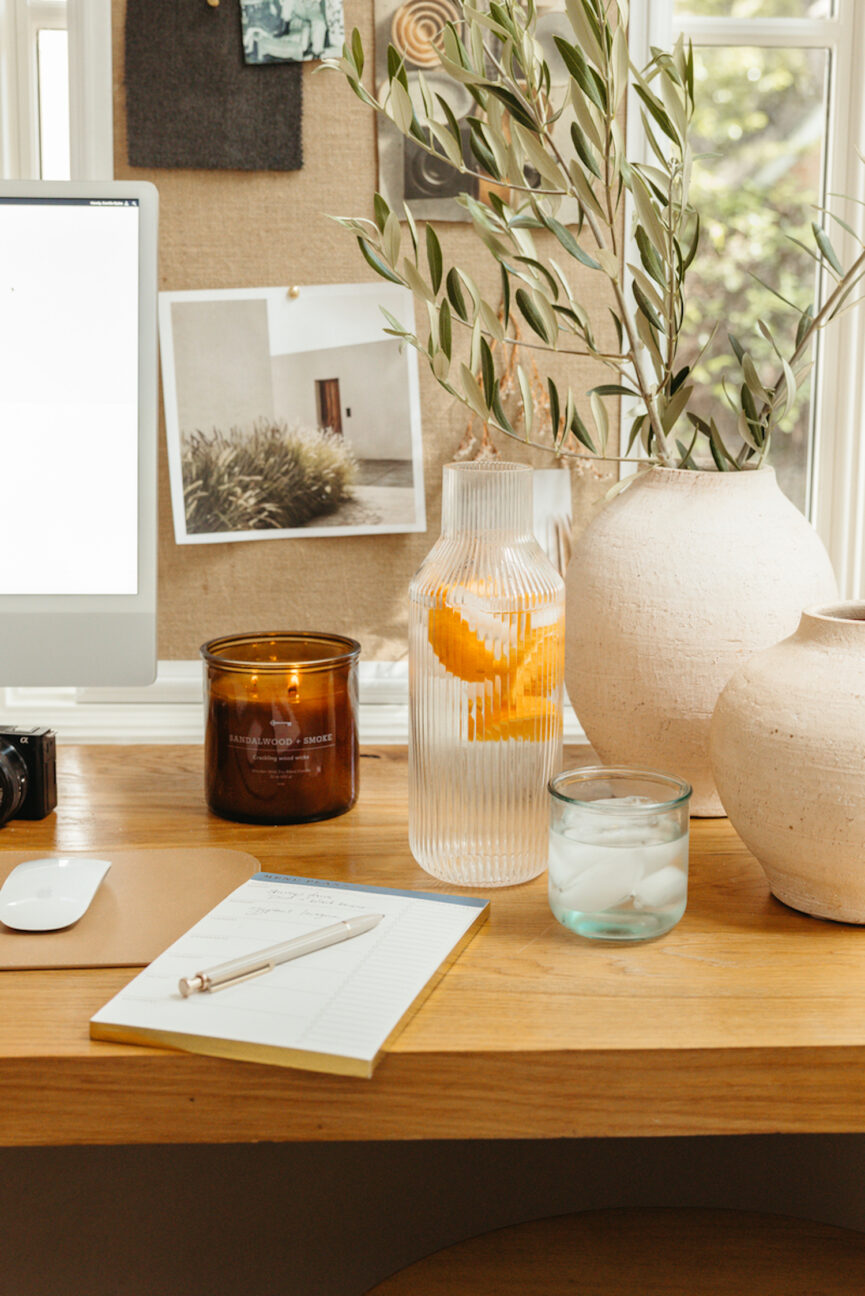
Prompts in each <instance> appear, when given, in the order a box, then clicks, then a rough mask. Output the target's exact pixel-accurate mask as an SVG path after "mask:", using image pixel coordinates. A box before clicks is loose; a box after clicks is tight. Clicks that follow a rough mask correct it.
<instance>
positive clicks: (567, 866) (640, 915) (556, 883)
mask: <svg viewBox="0 0 865 1296" xmlns="http://www.w3.org/2000/svg"><path fill="white" fill-rule="evenodd" d="M690 796H691V788H690V787H689V785H688V784H687V783H685V782H684V780H683V779H680V778H675V777H674V776H673V775H670V774H658V773H655V772H654V771H652V770H636V769H624V768H620V767H615V768H612V767H611V768H608V769H607V768H603V767H590V768H585V769H574V770H565V771H564V772H563V773H561V774H558V775H557V776H556V777H555V778H554V779H553V780H552V781H551V783H550V858H549V895H550V908H551V909H552V911H553V914H554V915H555V917H556V918H557V919H558V920H559V922H560V923H562V925H563V926H565V927H567V928H568V929H569V930H570V931H572V932H576V933H577V935H578V936H586V937H588V938H589V939H592V940H607V941H634V940H650V939H651V938H652V937H655V936H662V935H663V934H664V933H665V932H668V931H669V930H670V928H671V927H674V926H675V925H676V923H677V922H678V921H679V919H680V918H681V917H682V914H683V913H684V912H685V903H686V900H687V894H688V827H689V819H688V804H689V801H690Z"/></svg>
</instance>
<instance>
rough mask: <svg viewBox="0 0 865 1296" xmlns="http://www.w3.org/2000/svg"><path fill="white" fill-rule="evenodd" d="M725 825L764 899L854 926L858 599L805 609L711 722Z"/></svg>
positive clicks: (864, 871)
mask: <svg viewBox="0 0 865 1296" xmlns="http://www.w3.org/2000/svg"><path fill="white" fill-rule="evenodd" d="M711 754H712V765H713V768H714V771H715V777H716V779H717V781H718V791H719V792H720V794H721V799H722V801H723V803H724V807H725V809H726V810H727V813H728V814H729V816H730V822H731V823H732V825H733V827H734V828H735V829H736V831H737V832H738V834H739V836H740V837H741V838H742V840H743V841H744V843H745V845H746V846H747V847H748V849H749V850H750V851H751V853H752V854H753V855H756V857H757V859H758V860H759V861H760V863H761V864H762V866H763V869H764V871H765V873H766V876H767V878H768V880H769V886H770V887H771V889H772V892H773V894H774V895H776V896H777V897H778V899H779V900H783V901H784V903H785V904H788V905H791V906H792V907H793V908H794V909H800V910H802V911H803V912H804V913H808V914H813V915H815V916H816V917H820V918H834V919H836V920H837V921H841V922H851V923H865V781H863V777H865V773H863V772H865V603H840V604H834V605H830V606H828V607H817V608H811V609H809V610H808V611H806V612H804V613H803V614H802V620H801V622H800V624H799V628H798V630H797V631H796V633H795V634H794V635H791V636H790V638H788V639H786V640H784V641H783V642H782V643H779V644H776V645H775V646H774V647H772V648H769V649H767V650H766V651H765V652H761V653H757V655H756V656H755V657H752V658H751V659H750V661H748V662H747V663H746V664H745V665H744V666H743V667H742V668H741V669H740V670H738V671H737V672H736V674H735V675H734V676H733V678H732V679H731V680H730V682H729V683H728V685H727V687H726V688H725V689H724V691H723V693H722V694H721V696H720V698H719V699H718V705H717V707H716V708H715V714H714V716H713V718H712V738H711Z"/></svg>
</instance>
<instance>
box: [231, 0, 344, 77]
mask: <svg viewBox="0 0 865 1296" xmlns="http://www.w3.org/2000/svg"><path fill="white" fill-rule="evenodd" d="M240 11H241V17H242V21H243V56H244V58H245V60H246V62H247V63H303V62H306V61H307V60H309V59H325V58H339V56H340V54H341V53H342V44H343V40H344V39H345V19H344V18H343V12H342V0H240Z"/></svg>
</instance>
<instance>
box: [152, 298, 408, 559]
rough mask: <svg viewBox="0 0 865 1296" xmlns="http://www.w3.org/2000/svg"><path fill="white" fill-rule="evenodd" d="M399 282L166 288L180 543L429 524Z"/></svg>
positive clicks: (165, 360) (166, 378) (164, 344)
mask: <svg viewBox="0 0 865 1296" xmlns="http://www.w3.org/2000/svg"><path fill="white" fill-rule="evenodd" d="M381 307H384V308H385V309H386V310H388V311H390V312H391V313H392V314H394V315H396V316H398V317H402V318H408V319H411V317H412V311H413V303H412V298H411V294H410V293H409V292H408V291H407V290H406V289H404V288H401V287H399V286H398V285H393V284H329V285H324V286H314V287H310V286H306V287H302V288H292V289H288V288H250V289H243V288H238V289H228V290H214V291H198V292H167V293H160V297H159V336H160V349H161V354H162V375H163V389H164V397H165V421H166V430H167V436H168V462H169V470H170V476H171V502H172V511H173V515H174V532H175V538H176V540H177V543H178V544H214V543H222V542H226V541H238V540H273V539H279V538H282V537H297V536H306V537H308V538H309V537H317V536H345V535H377V534H388V533H396V532H409V531H425V530H426V516H425V511H424V486H423V461H422V450H421V427H420V403H419V397H418V372H417V355H416V353H415V352H414V351H413V350H412V349H411V348H408V347H407V348H405V349H404V350H402V351H401V350H400V345H399V342H398V341H397V340H396V339H394V338H388V337H386V336H385V334H384V333H383V331H382V330H383V328H384V326H385V320H384V317H383V316H382V313H381Z"/></svg>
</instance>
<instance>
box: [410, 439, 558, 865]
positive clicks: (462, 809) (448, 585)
mask: <svg viewBox="0 0 865 1296" xmlns="http://www.w3.org/2000/svg"><path fill="white" fill-rule="evenodd" d="M563 658H564V581H563V580H562V578H561V576H560V575H559V573H558V572H557V571H556V570H555V569H554V568H553V566H552V565H551V563H550V561H549V560H548V558H547V557H546V555H545V554H544V553H543V551H542V549H541V547H540V545H539V544H538V542H537V540H536V539H535V537H534V535H533V532H532V470H531V469H530V468H529V467H527V466H526V465H524V464H513V463H502V462H499V461H494V462H492V463H490V462H486V461H480V462H476V463H459V464H448V465H447V466H446V467H445V469H444V496H443V507H442V535H441V538H440V539H439V540H438V542H437V543H436V544H435V546H434V547H433V549H432V550H431V552H430V554H429V555H428V557H427V559H426V561H425V562H424V564H423V565H422V567H421V569H420V571H419V572H418V573H417V575H416V576H415V578H414V580H413V581H412V583H411V587H410V597H409V802H408V819H409V843H410V846H411V850H412V853H413V855H414V857H415V859H416V860H417V861H418V863H419V864H420V865H421V866H422V867H423V868H424V869H426V870H427V872H428V873H432V874H433V875H434V876H435V877H439V878H443V879H444V880H445V881H447V882H450V883H453V884H455V885H457V886H473V887H474V886H508V885H511V884H513V883H516V882H525V881H528V879H529V878H533V877H536V876H537V875H538V874H539V873H541V872H543V870H544V869H545V868H546V866H547V856H548V843H549V803H548V797H547V784H548V782H549V780H550V778H551V777H552V775H553V773H554V772H555V771H556V769H557V768H558V766H559V764H560V760H561V741H562V706H561V694H562V670H563V664H564V663H563Z"/></svg>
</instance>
